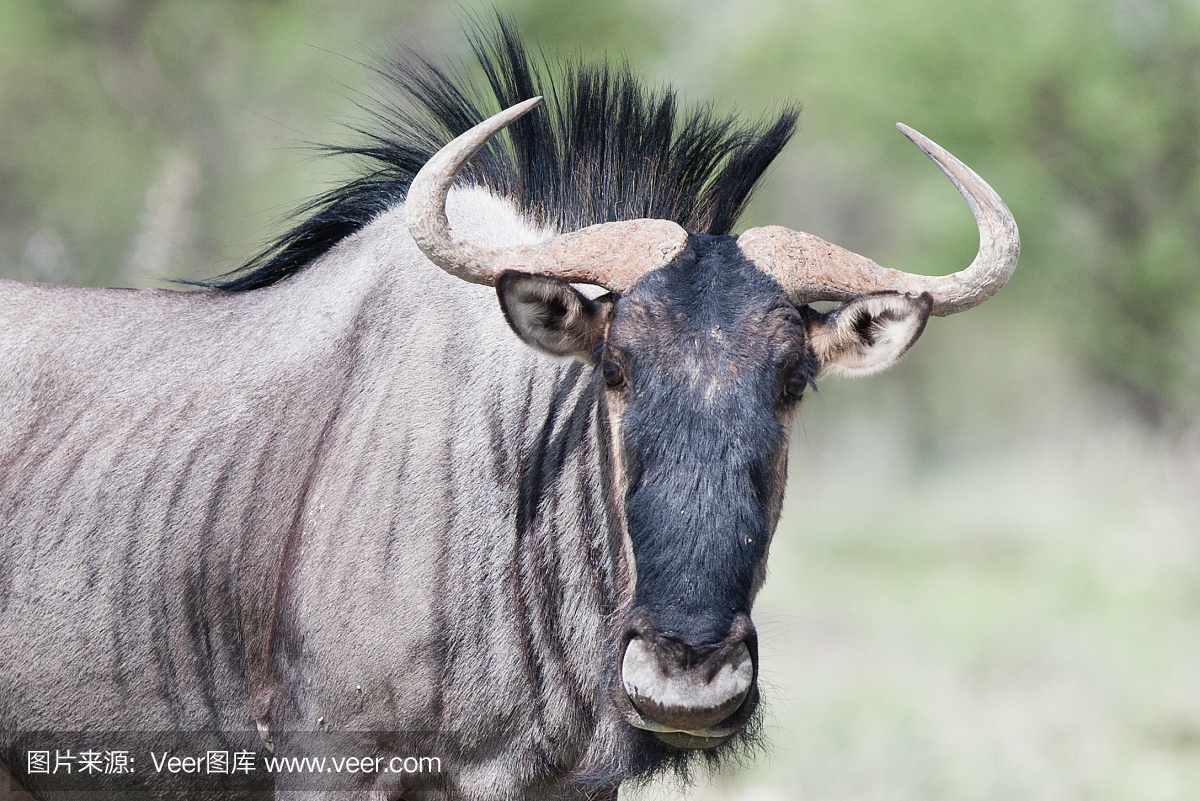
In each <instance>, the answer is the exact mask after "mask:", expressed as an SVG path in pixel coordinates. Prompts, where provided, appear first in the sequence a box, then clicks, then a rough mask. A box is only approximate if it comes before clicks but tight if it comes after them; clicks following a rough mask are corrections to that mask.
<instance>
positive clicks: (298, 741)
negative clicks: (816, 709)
mask: <svg viewBox="0 0 1200 801" xmlns="http://www.w3.org/2000/svg"><path fill="white" fill-rule="evenodd" d="M477 52H478V55H479V57H480V61H481V64H482V67H483V70H484V74H485V75H486V77H487V79H488V85H489V91H490V94H491V98H490V99H489V100H488V101H487V102H488V104H491V103H498V105H499V106H500V108H502V109H504V110H502V111H500V112H499V113H497V114H494V115H492V116H489V115H488V114H486V113H484V112H483V111H482V110H481V109H482V108H483V105H484V101H482V100H480V99H479V98H478V96H477V95H475V94H472V91H471V90H470V89H469V87H466V86H464V85H463V84H462V83H461V82H457V81H456V80H455V79H453V78H452V77H450V76H449V75H447V74H446V73H445V72H443V71H441V70H439V69H438V68H436V67H434V66H433V65H431V64H430V63H428V62H424V61H409V62H407V65H406V66H397V67H395V68H394V69H393V70H392V71H391V73H390V77H391V78H392V79H393V80H394V81H395V82H396V83H397V84H398V85H399V86H400V87H401V88H402V89H403V90H404V91H405V92H406V93H407V96H408V97H409V98H410V100H411V101H412V102H413V103H414V106H412V107H409V110H407V111H403V110H400V109H392V110H390V111H385V112H381V114H380V123H381V126H380V129H379V131H378V132H377V133H375V134H374V135H372V137H371V138H370V139H369V140H368V141H367V142H366V143H365V144H362V145H360V146H356V147H351V148H343V149H342V152H345V153H350V154H354V155H358V156H362V157H366V158H368V159H372V160H374V163H375V164H376V165H377V166H376V167H375V168H374V169H372V170H370V171H368V172H367V173H366V174H364V175H363V176H362V177H360V178H358V179H357V180H355V181H353V182H351V183H349V184H348V185H346V186H344V187H340V188H338V189H335V190H333V191H332V192H330V193H329V194H327V195H325V196H324V197H322V198H320V199H318V200H317V201H316V202H315V203H314V204H313V205H312V206H311V208H310V209H309V210H308V212H307V214H308V216H307V218H306V219H303V221H301V222H300V223H299V224H298V225H297V226H296V227H295V228H294V229H292V230H291V231H289V232H288V233H287V234H285V235H284V236H283V237H281V238H280V239H279V240H278V241H277V242H276V243H274V244H273V245H272V246H271V247H269V248H268V249H267V250H265V251H264V252H263V253H262V254H261V255H260V256H258V257H256V258H255V259H253V260H251V261H250V262H249V263H248V264H247V266H246V267H245V268H244V269H242V270H241V271H238V272H236V273H235V274H232V275H230V276H226V277H224V278H222V279H219V280H215V281H213V282H211V284H210V285H209V286H208V287H207V288H206V289H203V290H202V291H167V290H139V291H130V290H115V289H107V290H106V289H76V288H66V287H54V286H44V285H32V284H20V283H16V282H12V281H5V282H0V408H2V409H3V418H0V544H2V548H3V560H2V561H0V730H2V735H0V736H2V737H3V743H0V745H3V748H4V754H5V758H6V759H7V760H8V761H9V766H10V768H11V769H12V770H13V771H14V772H16V773H17V774H20V775H24V773H25V772H26V771H25V769H26V768H27V767H28V766H27V765H25V764H24V763H21V762H20V760H21V759H23V757H21V755H20V746H21V744H22V743H24V742H26V741H25V740H23V739H22V738H23V737H24V736H25V734H24V733H26V732H31V731H39V730H71V731H84V732H93V733H102V732H132V731H140V732H160V731H174V732H210V733H211V732H223V733H226V735H227V736H228V738H229V742H239V743H243V744H244V743H245V742H246V739H245V738H246V737H252V738H253V740H254V741H255V742H258V740H259V738H261V740H262V744H261V747H262V748H264V749H265V748H267V747H268V746H270V747H272V748H274V750H275V753H277V754H288V753H293V754H309V753H313V752H314V751H315V750H319V748H320V747H322V746H320V744H319V742H320V741H319V740H314V739H313V735H314V733H315V734H317V735H324V734H326V733H328V734H329V736H330V737H333V736H334V735H337V738H336V742H337V743H339V747H341V748H353V749H357V751H355V753H356V754H357V753H370V754H379V755H383V756H385V757H390V756H393V755H402V756H409V755H414V754H416V755H424V756H436V757H438V758H439V759H440V760H442V762H443V764H444V766H445V769H444V771H443V772H442V773H440V774H438V775H436V776H430V775H416V774H407V773H398V772H393V773H385V772H365V771H364V772H362V773H361V774H359V775H357V776H356V777H355V779H354V781H353V783H352V784H351V785H349V786H351V787H353V789H355V790H356V791H357V792H359V793H361V794H364V795H366V794H370V793H378V794H382V795H384V796H386V797H395V798H400V797H406V796H407V797H411V796H412V795H414V794H417V793H420V792H422V791H423V790H428V789H434V790H436V791H438V792H439V793H447V794H449V795H451V796H453V797H460V798H464V799H515V798H522V797H546V798H558V797H592V798H611V797H614V796H615V794H616V789H617V787H618V786H619V785H620V783H621V782H622V781H624V780H626V779H629V778H631V777H640V776H650V775H653V774H654V773H655V772H657V771H659V770H662V769H664V768H668V767H671V766H676V767H677V766H680V765H684V764H686V763H687V761H688V759H689V758H694V757H697V756H698V757H700V758H704V757H708V758H710V759H716V758H719V756H720V755H721V754H722V753H726V752H729V751H730V750H731V749H735V748H737V747H738V745H739V743H740V742H742V741H743V740H745V739H746V738H747V737H748V736H749V735H748V734H747V733H748V732H749V733H751V734H752V732H753V729H754V723H755V719H756V710H757V709H758V706H759V691H758V687H757V674H758V649H757V639H756V634H755V629H754V625H753V623H752V622H751V618H750V613H751V606H752V603H753V600H754V596H755V593H756V592H757V590H758V588H759V586H760V585H761V583H762V581H763V579H764V575H765V565H766V558H767V551H768V546H769V543H770V540H771V536H772V533H773V531H774V528H775V525H776V522H777V520H778V517H779V513H780V507H781V502H782V498H783V491H784V485H785V476H786V461H787V449H788V441H789V436H790V430H791V426H792V422H793V419H794V417H795V415H796V413H797V410H798V408H799V405H800V402H801V398H802V396H803V395H804V394H805V393H806V391H807V389H808V388H809V387H811V386H813V385H814V383H815V381H816V380H817V379H818V378H819V377H820V376H821V375H823V374H826V373H843V374H849V375H863V374H868V373H872V372H875V371H877V370H880V369H883V368H885V367H887V366H889V365H890V364H892V363H893V362H894V361H895V360H896V359H897V358H898V357H899V356H900V355H901V354H903V353H904V351H905V350H907V349H908V347H909V346H910V345H912V343H913V342H914V341H915V340H916V338H917V337H918V336H919V335H920V333H921V331H922V330H923V328H924V326H925V324H926V321H927V319H928V317H929V316H930V315H931V314H933V315H947V314H952V313H954V312H957V311H961V310H963V309H967V308H970V307H971V306H974V305H976V304H978V303H980V302H982V301H983V300H985V299H987V298H988V297H990V296H991V295H992V294H993V293H994V292H995V291H996V290H997V289H999V288H1000V286H1002V285H1003V284H1004V282H1005V281H1006V280H1007V279H1008V277H1009V276H1010V274H1011V273H1012V270H1013V268H1014V266H1015V264H1016V260H1017V255H1018V250H1019V244H1018V237H1017V230H1016V226H1015V224H1014V222H1013V220H1012V217H1011V215H1010V214H1009V212H1008V210H1007V208H1005V206H1004V204H1003V203H1002V202H1001V200H1000V198H999V197H998V196H997V195H996V194H995V193H994V192H993V191H992V190H991V189H990V188H989V187H988V186H987V184H986V183H984V182H983V181H982V180H981V179H980V178H979V177H978V176H976V175H975V174H974V173H973V172H972V171H971V170H969V169H968V168H967V167H965V166H964V165H963V164H961V163H960V162H959V161H958V160H956V159H955V158H954V157H953V156H951V155H950V154H949V153H947V152H946V151H944V150H942V149H941V148H940V147H938V146H937V145H935V144H934V143H932V142H931V141H929V140H928V139H926V138H925V137H923V136H921V135H920V134H917V133H916V132H915V131H912V130H910V129H907V128H904V129H903V130H904V132H905V134H906V135H907V136H908V137H909V138H910V139H912V140H913V142H915V143H916V144H917V146H918V147H920V148H921V149H922V150H923V151H924V152H925V153H926V154H928V155H929V156H930V157H932V158H933V160H934V161H935V162H936V163H937V164H938V165H939V166H940V167H941V168H942V169H943V170H944V171H945V172H946V173H947V174H948V175H949V176H950V178H951V180H952V181H953V182H954V183H955V184H956V186H958V188H959V190H960V191H961V193H962V194H963V197H964V198H965V199H966V200H967V202H968V203H969V204H970V206H971V209H972V211H973V212H974V214H975V217H976V219H977V221H978V224H979V230H980V249H979V255H978V256H977V257H976V259H975V261H974V262H973V263H972V264H971V266H969V267H968V268H967V269H965V270H963V271H962V272H959V273H955V274H953V275H950V276H945V277H922V276H913V275H907V274H903V273H899V272H895V271H892V270H888V269H885V268H882V267H880V266H879V265H877V264H875V263H874V262H872V261H870V260H868V259H866V258H864V257H861V256H858V255H855V254H853V253H850V252H848V251H846V250H843V249H842V248H839V247H838V246H836V245H832V244H829V243H827V242H824V241H822V240H820V239H818V238H816V237H814V236H810V235H807V234H803V233H797V232H793V231H789V230H787V229H783V228H779V227H773V226H772V227H764V228H755V229H751V230H748V231H746V232H744V233H742V234H741V235H740V236H733V235H732V234H731V233H730V232H731V230H732V228H733V225H734V223H735V221H736V219H737V217H738V214H739V212H740V211H741V209H742V208H743V206H744V205H745V203H746V201H747V198H748V197H749V195H750V192H751V190H752V188H753V187H754V185H755V182H756V181H757V180H758V178H759V177H760V176H761V175H762V173H763V172H764V170H765V169H766V168H767V166H768V165H769V164H770V162H771V161H772V159H773V158H774V157H775V156H776V155H777V154H778V152H779V151H780V149H781V148H782V147H783V145H784V144H785V143H786V142H787V140H788V138H789V137H790V135H791V133H792V131H793V128H794V125H795V122H796V117H797V114H796V112H795V111H794V110H791V109H789V110H786V111H784V112H783V113H781V114H780V115H779V117H778V119H777V120H776V121H775V122H773V123H771V124H761V125H740V124H737V123H736V122H734V121H733V120H731V119H722V118H718V117H715V116H713V115H712V114H711V113H709V112H703V111H702V112H695V113H684V112H682V111H680V110H679V109H678V108H677V106H676V101H675V97H674V95H672V94H671V93H669V92H661V93H652V92H649V91H647V90H645V89H643V88H642V87H641V86H640V84H639V83H638V82H637V80H636V79H634V78H633V77H632V76H631V75H630V74H629V73H628V72H627V71H623V70H620V69H614V68H610V67H607V66H601V67H598V68H590V69H589V68H583V67H576V68H572V69H571V70H569V71H567V73H566V74H565V76H564V77H560V79H559V80H558V81H557V82H556V83H553V82H551V81H549V79H547V78H546V77H545V76H544V75H542V74H540V73H539V72H538V71H536V70H533V69H532V68H531V67H530V66H529V61H528V59H527V57H526V56H525V54H524V51H523V49H522V47H521V44H520V42H519V40H518V39H517V38H516V37H515V36H514V35H513V34H512V33H511V32H510V31H509V30H508V29H507V28H506V27H505V26H501V28H500V29H499V32H498V33H497V35H496V38H495V40H494V41H492V42H491V43H490V44H486V45H480V46H479V47H478V48H477ZM541 94H545V95H547V96H549V97H550V99H551V101H550V102H548V103H545V104H543V105H540V106H539V102H540V98H539V95H541ZM413 108H415V109H416V110H415V111H414V110H412V109H413ZM501 131H506V132H507V138H508V141H507V144H506V145H504V144H501V143H500V139H496V138H494V137H497V134H499V133H500V132H501ZM451 138H453V141H450V142H449V144H445V142H446V140H447V139H451ZM443 145H444V146H443ZM573 284H586V285H593V286H595V287H599V288H601V291H598V292H597V291H591V292H589V291H581V290H580V289H579V288H578V287H576V286H573ZM493 287H494V289H493ZM816 301H839V302H840V304H841V305H838V306H837V307H836V308H833V309H832V310H830V311H826V312H819V311H816V310H814V308H813V307H812V306H811V305H809V304H811V303H813V302H816ZM514 333H515V336H514ZM97 736H98V735H97ZM239 737H240V738H241V739H238V738H239ZM141 759H143V760H144V762H142V763H140V766H144V767H145V768H146V769H147V770H148V769H149V767H150V765H149V759H147V758H146V757H145V756H144V755H143V756H142V757H141ZM274 788H275V789H278V790H289V789H301V790H303V789H307V788H309V785H305V784H304V783H303V780H302V779H300V778H298V777H296V776H292V775H280V776H278V777H276V778H275V782H274ZM269 789H270V788H268V790H269ZM314 792H315V791H314ZM214 794H215V792H214Z"/></svg>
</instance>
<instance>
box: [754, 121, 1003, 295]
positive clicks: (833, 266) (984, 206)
mask: <svg viewBox="0 0 1200 801" xmlns="http://www.w3.org/2000/svg"><path fill="white" fill-rule="evenodd" d="M896 127H897V128H899V129H900V132H901V133H903V134H904V135H905V136H907V137H908V138H909V139H910V140H912V142H913V144H915V145H916V146H917V147H919V148H921V150H922V151H924V152H925V155H927V156H929V158H931V159H933V160H934V162H935V163H936V164H937V165H938V166H939V167H941V168H942V172H944V173H946V175H948V176H949V177H950V180H951V181H953V182H954V185H955V186H956V187H957V188H958V191H959V193H960V194H961V195H962V196H963V198H964V199H965V200H966V201H967V205H969V206H970V207H971V212H972V213H973V214H974V215H975V222H976V224H977V225H978V226H979V252H978V254H976V256H975V260H974V261H972V262H971V266H969V267H967V269H965V270H962V271H960V272H957V273H952V274H950V275H942V276H929V275H913V274H911V273H902V272H900V271H899V270H891V269H888V268H887V267H881V266H879V265H878V264H876V263H875V262H873V261H871V260H870V259H868V258H866V257H865V256H859V255H858V254H857V253H852V252H851V251H849V250H846V249H845V248H841V247H838V246H837V245H833V244H830V243H829V242H826V241H825V240H823V239H821V238H819V237H815V236H813V235H812V234H805V233H801V232H799V231H791V230H789V229H787V228H783V227H781V226H778V225H770V226H764V227H762V228H751V229H750V230H748V231H746V232H745V233H743V234H742V235H741V236H739V237H738V240H737V242H738V247H739V248H740V249H741V251H742V254H743V255H745V256H746V258H748V259H750V260H751V261H753V262H754V263H755V264H756V265H757V266H758V267H759V269H761V270H763V271H764V272H766V273H767V274H768V275H770V276H771V277H772V278H774V279H775V280H776V281H778V282H779V283H780V285H782V286H783V288H784V290H785V291H787V293H788V295H789V296H790V297H791V298H792V300H793V301H795V302H797V303H809V302H812V301H815V300H850V299H851V298H853V297H855V296H857V295H862V294H864V293H867V292H900V293H903V294H909V295H920V294H921V293H923V292H928V293H929V294H930V295H932V296H933V310H932V312H931V314H935V315H937V316H939V317H944V316H946V315H948V314H954V313H955V312H960V311H964V310H966V309H969V308H971V307H972V306H976V305H978V304H980V303H983V302H984V301H985V300H987V299H988V298H990V297H991V296H992V295H994V294H995V293H996V291H997V290H999V289H1000V287H1002V286H1004V284H1005V282H1006V281H1008V279H1009V276H1011V275H1012V273H1013V269H1014V268H1015V267H1016V266H1017V256H1019V255H1020V253H1021V238H1020V235H1019V234H1018V233H1017V223H1016V221H1015V220H1013V216H1012V212H1010V211H1009V210H1008V207H1007V206H1005V205H1004V201H1003V200H1001V199H1000V196H999V195H997V194H996V192H995V191H994V190H993V189H992V188H991V187H990V186H988V185H987V182H985V181H984V180H983V179H982V178H980V177H979V176H978V175H976V174H975V173H974V171H972V170H971V168H970V167H968V166H967V165H965V164H963V163H962V162H961V161H959V160H958V159H956V158H955V157H954V156H952V155H950V153H949V152H947V151H946V150H945V149H943V148H942V147H940V146H938V145H937V144H936V143H935V142H933V141H932V140H931V139H929V138H928V137H925V136H922V135H921V134H919V133H917V132H916V131H914V130H913V129H912V128H909V127H908V126H907V125H904V124H903V123H897V124H896Z"/></svg>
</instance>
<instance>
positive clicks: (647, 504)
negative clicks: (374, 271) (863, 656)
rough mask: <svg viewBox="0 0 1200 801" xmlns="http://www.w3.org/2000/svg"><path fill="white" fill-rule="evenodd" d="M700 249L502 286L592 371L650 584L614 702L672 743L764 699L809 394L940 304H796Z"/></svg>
mask: <svg viewBox="0 0 1200 801" xmlns="http://www.w3.org/2000/svg"><path fill="white" fill-rule="evenodd" d="M689 245H690V246H689V248H688V249H687V250H686V251H685V252H684V253H682V254H681V255H680V256H678V257H677V258H676V259H675V261H674V262H673V263H672V264H670V265H668V266H667V267H664V268H662V269H659V270H656V271H654V272H651V273H648V274H647V275H645V276H644V277H643V278H642V279H641V280H640V281H639V282H638V283H637V284H636V286H634V288H633V290H632V291H631V292H630V293H629V294H627V295H626V296H624V297H621V298H613V297H612V296H608V297H606V299H603V300H600V301H592V300H588V299H587V298H584V297H583V296H582V295H580V294H579V293H578V292H576V291H575V290H574V289H572V288H571V287H570V285H568V284H565V283H563V282H561V281H558V280H557V279H551V278H544V277H539V276H532V275H525V274H520V273H506V274H505V275H504V276H502V277H501V279H500V281H499V282H498V283H497V291H498V293H499V295H500V301H501V305H502V307H503V309H504V311H505V314H506V316H507V317H508V320H509V322H510V324H512V326H513V328H514V330H515V331H516V332H517V333H518V335H520V336H521V337H522V338H523V339H525V341H526V342H529V343H530V344H533V345H535V346H536V347H538V348H540V349H542V350H546V351H549V352H551V353H554V354H556V355H574V356H576V357H578V358H580V359H582V360H584V361H587V362H589V363H591V364H594V365H595V366H596V368H597V369H596V372H595V375H594V378H593V380H594V381H595V382H596V386H597V391H598V392H599V393H600V394H601V396H602V399H603V404H604V408H605V411H606V417H607V420H608V423H609V431H610V438H611V442H610V447H611V452H612V455H613V459H612V462H613V465H614V473H615V475H614V479H615V480H614V486H615V487H616V488H617V489H616V492H617V493H618V495H619V497H618V498H617V500H618V501H623V503H618V504H617V507H618V508H620V509H622V510H623V511H624V517H625V524H626V528H627V531H628V535H629V544H630V545H631V547H632V553H633V559H634V562H635V564H636V580H637V583H636V586H635V588H634V597H633V605H632V609H631V611H630V614H629V616H628V618H627V620H625V621H624V623H623V630H622V637H621V649H622V650H621V653H620V657H621V661H620V677H619V678H620V682H619V685H620V690H618V692H617V696H618V697H617V702H618V706H619V707H620V708H621V709H622V710H623V711H624V714H625V718H626V720H627V721H628V722H629V723H630V724H631V725H633V726H636V727H638V728H641V729H645V730H648V731H651V732H653V733H654V734H655V736H657V737H658V738H659V739H660V740H662V741H664V742H666V743H668V744H670V745H673V746H678V747H681V748H709V747H712V746H715V745H719V744H720V743H722V742H724V741H725V740H728V739H729V738H730V737H732V736H734V735H735V734H737V733H738V732H739V731H740V730H741V729H742V727H743V726H744V725H745V724H746V722H747V721H748V720H749V719H750V717H751V715H752V714H753V712H754V710H755V708H756V706H757V704H758V691H757V687H756V682H757V675H758V649H757V637H756V635H755V630H754V625H753V623H751V620H750V610H751V605H752V603H753V600H754V595H755V593H756V592H757V591H758V588H759V586H760V585H761V583H762V580H763V577H764V575H765V567H766V558H767V549H768V546H769V544H770V540H771V535H772V533H773V531H774V529H775V524H776V523H777V522H778V518H779V511H780V507H781V505H782V501H783V490H784V485H785V480H786V471H787V449H788V441H789V438H790V432H791V427H792V422H793V420H794V419H795V416H796V413H797V412H798V410H799V406H800V401H801V397H802V396H803V394H804V391H805V389H806V387H808V386H810V385H812V384H813V382H814V380H815V379H816V377H817V375H818V373H819V372H822V371H823V370H829V369H834V370H841V371H842V372H847V373H851V374H854V373H859V374H862V373H868V372H874V371H876V370H878V369H881V368H882V367H885V366H887V365H888V364H890V363H891V362H893V361H894V360H895V359H896V358H897V357H898V356H899V355H900V354H901V353H903V352H904V350H905V349H906V348H907V347H908V346H909V345H910V344H911V343H912V341H914V340H915V339H916V337H917V336H918V335H919V334H920V331H921V329H922V327H923V326H924V322H925V319H926V318H927V316H928V313H929V308H930V300H929V298H928V296H922V297H920V298H909V297H907V296H901V295H894V294H886V295H885V294H876V295H864V296H862V297H860V298H857V299H855V300H853V301H850V302H848V303H846V304H845V305H843V306H841V307H839V308H838V309H835V310H834V311H832V312H830V313H828V314H820V313H818V312H815V311H813V310H812V309H811V308H809V307H807V306H801V307H797V306H795V305H793V304H792V303H791V302H789V300H788V299H787V297H786V296H785V295H784V293H783V290H782V289H781V287H780V286H779V285H778V284H777V283H775V281H773V280H772V279H771V278H769V277H767V276H766V275H764V274H763V273H762V272H760V271H759V270H758V269H757V268H756V267H755V266H754V265H753V264H752V263H750V262H748V261H746V260H745V259H744V258H743V257H742V255H741V253H740V251H739V250H738V248H737V245H736V242H735V240H734V239H733V238H732V237H717V236H692V237H691V238H690V240H689Z"/></svg>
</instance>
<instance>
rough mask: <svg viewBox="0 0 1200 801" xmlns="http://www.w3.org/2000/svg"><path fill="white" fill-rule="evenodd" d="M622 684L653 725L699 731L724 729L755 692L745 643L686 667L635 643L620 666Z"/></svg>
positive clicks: (639, 640)
mask: <svg viewBox="0 0 1200 801" xmlns="http://www.w3.org/2000/svg"><path fill="white" fill-rule="evenodd" d="M714 656H716V655H714ZM621 682H622V684H623V685H624V687H625V692H626V694H627V695H628V696H629V700H630V701H632V702H633V705H634V706H635V707H636V708H637V710H638V711H639V712H640V713H641V714H643V715H644V716H646V717H647V718H649V719H650V720H652V721H654V722H655V723H658V724H661V725H663V726H668V727H672V728H675V729H679V730H681V731H699V730H702V729H705V728H708V727H710V726H715V725H716V724H718V723H720V722H721V721H722V720H724V719H725V718H727V717H729V716H730V715H732V714H733V713H734V712H735V711H736V710H737V709H738V707H740V706H741V705H742V702H743V701H745V700H746V696H747V695H748V694H749V693H750V690H751V688H752V687H753V686H754V660H753V658H752V657H751V655H750V649H749V648H748V647H747V646H746V643H745V641H742V642H739V643H738V644H737V645H736V646H734V647H733V648H732V649H729V650H728V651H725V652H724V653H722V654H720V655H719V657H718V658H717V659H716V660H713V659H708V660H702V661H700V662H699V663H697V664H693V665H682V664H680V663H679V661H678V660H676V659H673V658H671V657H670V656H668V655H667V654H666V653H665V652H664V649H661V648H658V647H655V645H654V644H653V643H652V642H650V641H648V640H646V639H644V638H642V637H634V638H633V639H631V640H630V641H629V645H628V646H627V647H626V649H625V656H624V658H623V659H622V660H621Z"/></svg>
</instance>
